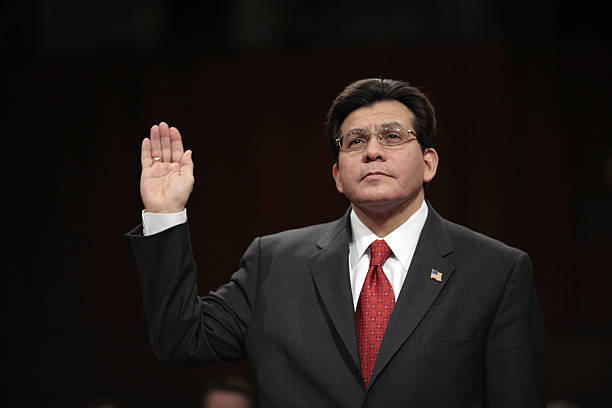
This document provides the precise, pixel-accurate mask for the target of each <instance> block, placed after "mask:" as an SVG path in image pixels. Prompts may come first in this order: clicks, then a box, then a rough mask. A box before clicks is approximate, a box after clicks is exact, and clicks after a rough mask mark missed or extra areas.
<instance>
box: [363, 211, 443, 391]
mask: <svg viewBox="0 0 612 408" xmlns="http://www.w3.org/2000/svg"><path fill="white" fill-rule="evenodd" d="M427 204H428V207H429V208H428V211H429V213H428V216H427V221H426V222H425V225H424V226H423V230H422V231H421V236H420V237H419V241H418V243H417V247H416V249H415V252H414V256H413V258H412V262H411V263H410V267H409V268H408V274H407V275H406V279H405V280H404V284H403V285H402V289H401V291H400V295H399V297H398V299H397V303H396V305H395V308H394V309H393V313H392V315H391V319H390V320H389V325H388V326H387V330H386V331H385V336H384V337H383V341H382V344H381V346H380V350H379V352H378V357H377V358H376V366H375V367H374V372H373V373H372V379H371V382H370V386H371V384H372V383H373V382H374V381H375V380H376V377H377V376H378V375H379V374H380V372H381V371H382V370H383V369H384V368H385V366H386V365H387V364H388V363H389V361H390V360H391V358H393V356H394V355H395V353H396V352H397V351H398V349H399V348H400V347H401V346H402V344H404V342H405V341H406V340H407V339H408V337H409V336H410V334H411V333H412V332H413V331H414V329H415V328H416V327H417V325H418V324H419V322H420V321H421V320H422V319H423V317H424V316H425V314H426V313H427V311H428V310H429V308H430V306H431V305H432V303H433V302H434V301H435V300H436V297H437V296H438V294H439V293H440V291H441V290H442V288H443V287H444V286H445V285H446V282H447V281H448V279H449V278H450V275H451V274H452V272H453V269H454V267H453V265H452V264H451V263H450V262H449V261H448V260H447V259H446V258H445V256H446V255H448V254H449V253H450V252H452V247H451V246H450V241H449V240H448V239H447V237H446V234H445V231H444V229H443V225H442V223H443V220H442V219H441V217H440V216H439V215H438V214H437V213H436V212H435V210H434V209H433V208H432V207H431V205H429V203H427ZM432 269H436V270H437V271H439V272H441V273H442V277H443V279H442V282H438V281H437V280H435V279H432V278H431V271H432Z"/></svg>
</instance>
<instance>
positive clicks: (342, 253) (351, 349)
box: [309, 209, 361, 372]
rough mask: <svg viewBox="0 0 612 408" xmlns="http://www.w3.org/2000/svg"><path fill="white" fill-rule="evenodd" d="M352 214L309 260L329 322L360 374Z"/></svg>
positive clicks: (332, 231)
mask: <svg viewBox="0 0 612 408" xmlns="http://www.w3.org/2000/svg"><path fill="white" fill-rule="evenodd" d="M349 211H350V209H349ZM348 214H349V212H348V211H347V213H346V214H345V216H344V217H342V218H341V219H340V220H338V221H337V222H336V223H335V224H332V228H331V229H330V232H329V233H328V234H327V235H325V236H324V237H323V238H322V239H321V240H320V241H319V242H318V243H317V246H318V247H319V251H318V252H317V253H316V254H315V255H313V256H312V257H311V258H310V259H309V264H310V269H311V271H312V276H313V279H314V283H315V286H316V288H317V291H318V293H319V295H320V299H321V302H322V304H323V306H324V308H325V310H326V311H327V315H328V317H329V320H330V321H331V324H332V326H333V328H334V329H335V330H336V332H337V333H338V336H339V338H340V340H341V343H342V346H343V347H344V349H345V351H346V352H347V354H348V356H350V360H352V364H353V367H352V369H353V370H359V372H360V371H361V369H360V367H361V365H360V363H359V348H358V345H357V334H356V329H355V317H354V311H353V299H352V292H351V282H350V279H349V274H348V270H349V267H348V248H349V240H350V237H351V229H350V221H349V217H348Z"/></svg>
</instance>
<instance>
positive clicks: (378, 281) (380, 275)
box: [355, 239, 395, 387]
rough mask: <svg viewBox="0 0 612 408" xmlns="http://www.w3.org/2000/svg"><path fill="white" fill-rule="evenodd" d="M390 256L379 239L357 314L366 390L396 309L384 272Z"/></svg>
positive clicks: (372, 247) (373, 245)
mask: <svg viewBox="0 0 612 408" xmlns="http://www.w3.org/2000/svg"><path fill="white" fill-rule="evenodd" d="M390 255H391V248H389V245H387V243H386V242H385V241H384V240H382V239H379V240H377V241H374V242H372V244H371V245H370V269H369V270H368V275H367V276H366V279H365V282H364V283H363V288H362V289H361V294H360V295H359V301H358V302H357V310H356V311H355V324H356V325H357V340H358V342H359V357H360V358H361V372H362V374H363V378H364V380H365V384H366V387H369V385H370V378H371V377H372V371H374V364H375V363H376V356H377V355H378V349H379V348H380V343H381V342H382V339H383V336H384V334H385V330H386V329H387V323H389V317H391V312H393V306H395V295H394V294H393V287H392V286H391V283H390V282H389V280H388V279H387V277H386V276H385V274H384V272H383V270H382V266H383V264H384V263H385V261H386V260H387V259H388V258H389V256H390Z"/></svg>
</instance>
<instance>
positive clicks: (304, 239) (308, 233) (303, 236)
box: [261, 219, 342, 245]
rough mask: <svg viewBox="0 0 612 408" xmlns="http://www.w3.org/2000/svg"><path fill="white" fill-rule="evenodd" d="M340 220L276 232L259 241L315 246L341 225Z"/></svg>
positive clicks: (274, 243)
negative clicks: (311, 244)
mask: <svg viewBox="0 0 612 408" xmlns="http://www.w3.org/2000/svg"><path fill="white" fill-rule="evenodd" d="M341 222H342V219H338V220H334V221H330V222H325V223H321V224H314V225H308V226H305V227H301V228H293V229H288V230H285V231H281V232H277V233H274V234H269V235H264V236H262V237H261V240H262V241H263V242H266V243H271V244H273V245H280V244H283V243H284V244H291V243H299V244H301V245H304V244H306V243H313V244H316V243H317V242H318V241H319V240H320V239H321V238H322V237H323V236H325V235H326V234H329V233H330V232H331V231H333V230H334V228H336V227H337V226H338V223H341Z"/></svg>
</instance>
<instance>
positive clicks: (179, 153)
mask: <svg viewBox="0 0 612 408" xmlns="http://www.w3.org/2000/svg"><path fill="white" fill-rule="evenodd" d="M170 143H171V146H170V147H171V149H172V161H173V162H174V163H179V162H180V161H181V157H183V141H182V140H181V134H180V133H179V131H178V129H177V128H175V127H171V128H170Z"/></svg>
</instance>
